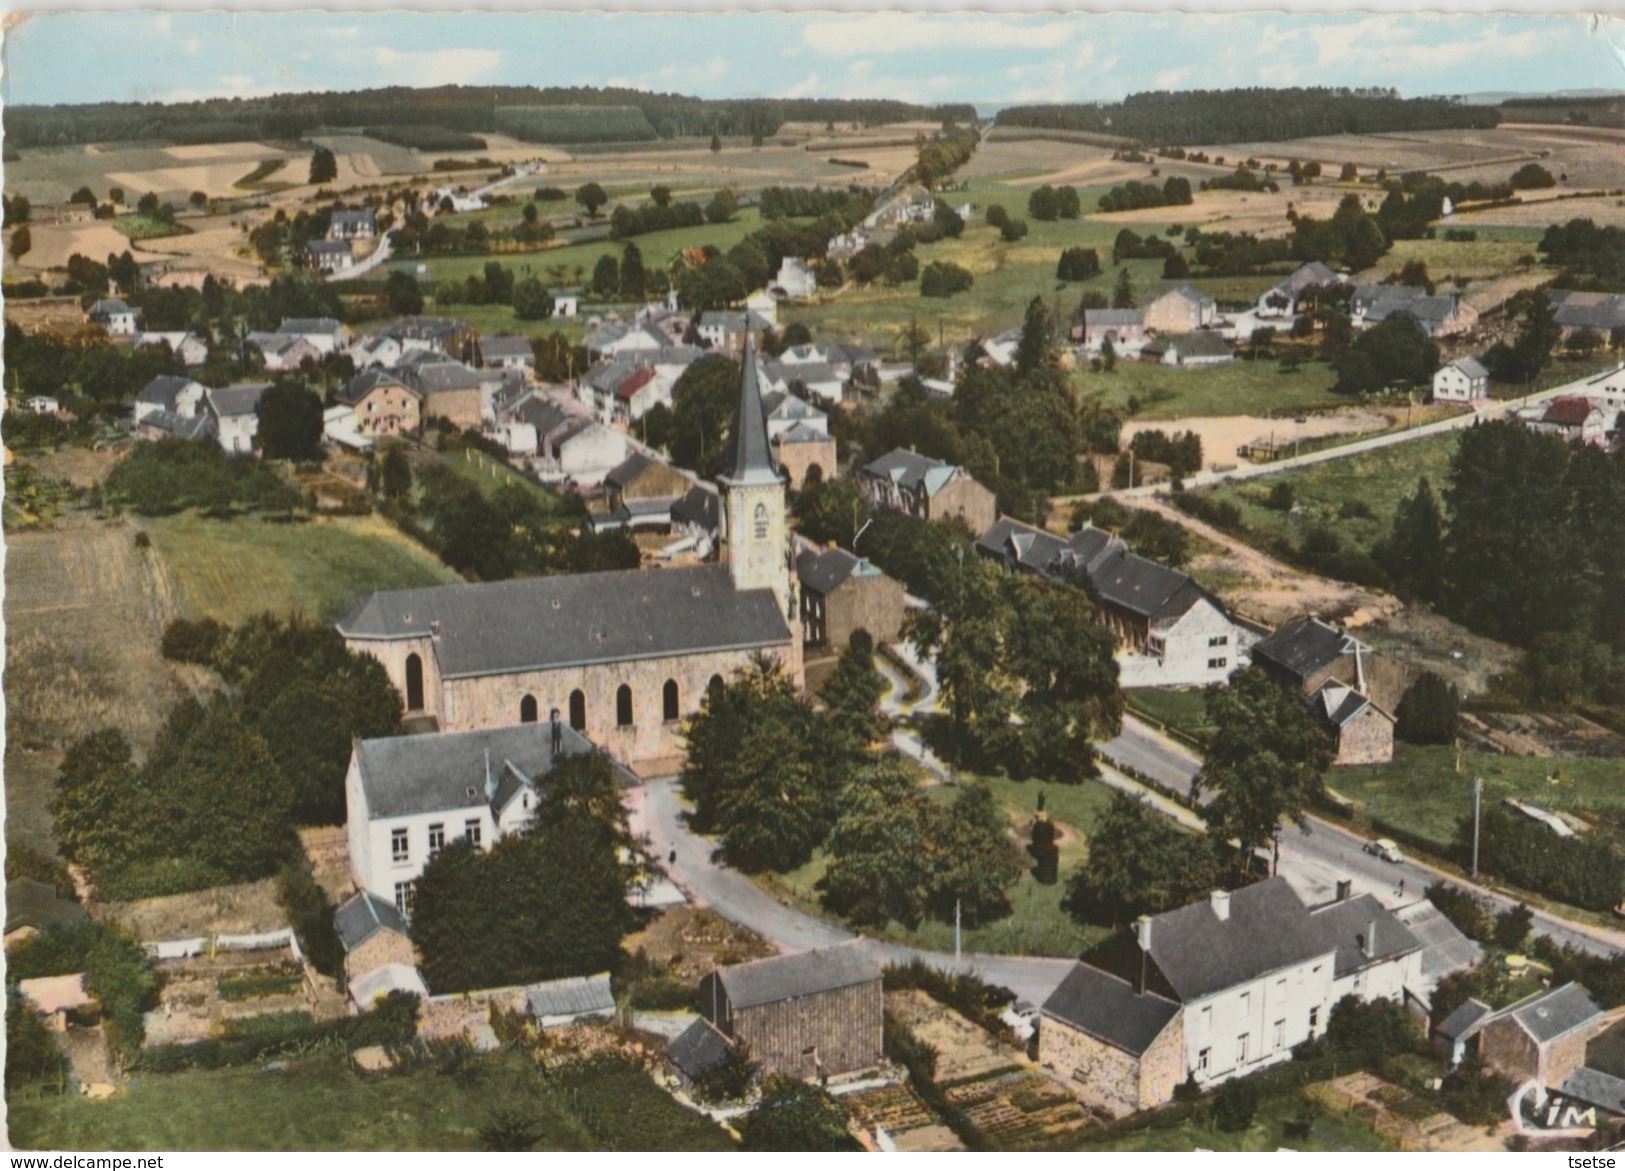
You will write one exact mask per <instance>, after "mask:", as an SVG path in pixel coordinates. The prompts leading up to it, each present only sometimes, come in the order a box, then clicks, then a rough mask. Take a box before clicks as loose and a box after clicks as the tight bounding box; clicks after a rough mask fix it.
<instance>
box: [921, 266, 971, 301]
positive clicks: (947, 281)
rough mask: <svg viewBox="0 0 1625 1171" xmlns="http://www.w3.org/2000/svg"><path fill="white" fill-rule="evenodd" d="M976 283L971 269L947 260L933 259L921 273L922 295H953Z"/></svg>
mask: <svg viewBox="0 0 1625 1171" xmlns="http://www.w3.org/2000/svg"><path fill="white" fill-rule="evenodd" d="M975 283H976V278H975V277H973V276H971V273H970V270H969V269H967V268H964V267H962V266H960V265H957V264H954V263H953V262H951V261H947V260H933V261H932V262H931V263H930V264H928V265H926V266H925V268H924V270H922V271H921V273H920V296H922V297H951V296H953V295H954V294H955V293H963V292H965V291H966V290H968V289H969V288H970V287H971V286H972V285H973V284H975Z"/></svg>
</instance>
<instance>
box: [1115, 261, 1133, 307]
mask: <svg viewBox="0 0 1625 1171" xmlns="http://www.w3.org/2000/svg"><path fill="white" fill-rule="evenodd" d="M1136 304H1138V302H1137V301H1136V300H1135V297H1134V278H1132V277H1131V276H1129V272H1128V269H1126V268H1125V269H1123V270H1122V271H1121V272H1119V273H1118V274H1117V283H1116V284H1115V285H1114V286H1112V308H1113V309H1133V308H1134V307H1135V305H1136Z"/></svg>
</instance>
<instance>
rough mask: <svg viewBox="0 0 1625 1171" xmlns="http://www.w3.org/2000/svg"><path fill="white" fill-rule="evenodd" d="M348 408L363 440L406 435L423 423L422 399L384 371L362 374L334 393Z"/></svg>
mask: <svg viewBox="0 0 1625 1171" xmlns="http://www.w3.org/2000/svg"><path fill="white" fill-rule="evenodd" d="M333 402H334V403H335V404H337V405H338V406H343V407H349V408H350V411H351V419H352V424H353V427H354V430H355V431H356V432H357V433H358V434H360V435H364V436H369V437H370V436H376V435H406V434H410V433H411V432H414V431H416V430H417V429H418V425H419V424H420V423H421V422H422V416H421V409H422V403H423V396H422V395H421V394H419V393H418V392H417V391H415V390H413V389H412V388H411V387H410V386H407V385H406V384H405V383H404V382H402V381H401V380H400V379H399V378H396V377H395V376H394V375H393V374H390V373H388V372H387V371H385V370H383V369H382V368H376V369H371V370H363V371H362V372H361V373H360V374H357V375H356V376H355V377H354V378H352V379H350V381H349V382H347V383H345V384H344V385H343V386H341V387H339V388H338V389H337V390H335V391H334V392H333Z"/></svg>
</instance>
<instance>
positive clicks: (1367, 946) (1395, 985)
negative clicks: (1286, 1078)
mask: <svg viewBox="0 0 1625 1171" xmlns="http://www.w3.org/2000/svg"><path fill="white" fill-rule="evenodd" d="M1339 896H1340V897H1339V898H1338V899H1337V900H1336V901H1334V902H1331V903H1327V904H1323V905H1321V906H1316V907H1311V906H1306V905H1305V904H1304V903H1303V902H1302V900H1301V899H1300V898H1299V897H1298V895H1297V893H1296V892H1295V891H1294V890H1293V889H1292V887H1291V885H1290V884H1289V883H1288V882H1287V880H1286V879H1284V878H1279V877H1277V878H1270V879H1267V880H1265V881H1264V882H1260V883H1256V884H1254V885H1252V886H1248V887H1244V888H1242V889H1241V890H1237V891H1222V890H1216V891H1214V892H1213V893H1212V895H1211V896H1210V897H1209V898H1207V899H1204V900H1202V901H1201V902H1197V903H1192V904H1190V905H1189V906H1185V907H1180V908H1178V909H1176V910H1173V911H1167V912H1165V913H1163V914H1161V915H1157V916H1154V917H1153V916H1143V917H1141V919H1140V920H1139V921H1138V922H1137V923H1136V924H1135V933H1134V938H1133V940H1132V942H1128V941H1124V943H1123V945H1118V943H1117V941H1115V940H1114V941H1112V943H1110V944H1107V945H1103V946H1102V947H1101V948H1099V949H1097V950H1096V951H1095V952H1092V953H1090V954H1089V955H1088V956H1086V957H1085V958H1084V960H1083V961H1081V962H1080V963H1079V964H1078V965H1077V966H1076V967H1075V968H1074V969H1073V970H1072V971H1071V972H1070V973H1069V974H1068V975H1067V976H1066V978H1065V979H1064V980H1062V982H1061V984H1060V986H1059V987H1058V988H1057V989H1056V990H1055V992H1054V994H1053V995H1051V997H1050V998H1049V999H1048V1000H1047V1001H1045V1002H1044V1006H1043V1009H1042V1013H1041V1017H1040V1022H1039V1030H1038V1059H1039V1061H1040V1063H1041V1064H1043V1065H1044V1066H1046V1067H1047V1068H1049V1069H1050V1070H1052V1071H1053V1072H1054V1073H1055V1074H1056V1075H1057V1076H1058V1077H1060V1078H1061V1079H1063V1080H1064V1081H1067V1083H1068V1085H1069V1087H1070V1088H1071V1090H1072V1092H1073V1093H1074V1094H1076V1095H1077V1096H1078V1097H1079V1098H1081V1099H1082V1100H1084V1101H1086V1102H1089V1103H1091V1104H1094V1105H1097V1106H1100V1107H1101V1108H1103V1109H1105V1110H1107V1111H1109V1112H1111V1113H1113V1114H1120V1115H1121V1114H1129V1113H1133V1112H1135V1111H1138V1110H1145V1109H1149V1108H1151V1107H1154V1106H1159V1105H1162V1104H1163V1103H1165V1102H1167V1101H1169V1100H1170V1099H1172V1097H1173V1092H1174V1089H1175V1088H1176V1087H1177V1086H1178V1085H1180V1084H1181V1083H1183V1082H1184V1081H1185V1080H1186V1079H1187V1078H1194V1079H1195V1081H1196V1083H1197V1084H1198V1085H1200V1086H1204V1087H1206V1086H1212V1085H1216V1084H1218V1083H1221V1082H1225V1081H1229V1080H1230V1079H1232V1078H1236V1077H1242V1076H1245V1075H1247V1074H1250V1073H1253V1072H1256V1071H1257V1070H1260V1069H1264V1068H1267V1067H1269V1066H1271V1065H1275V1064H1278V1063H1280V1062H1283V1061H1286V1060H1288V1059H1290V1057H1291V1055H1292V1049H1293V1047H1294V1046H1296V1045H1300V1044H1302V1043H1303V1042H1305V1041H1308V1040H1311V1039H1313V1038H1315V1037H1318V1036H1321V1035H1322V1034H1323V1033H1324V1032H1325V1030H1326V1024H1327V1021H1328V1020H1329V1018H1330V1016H1331V1012H1332V1008H1333V1006H1334V1005H1336V1004H1337V1002H1338V1001H1339V1000H1340V999H1341V998H1342V997H1343V996H1345V995H1353V996H1355V997H1357V998H1359V999H1360V1000H1365V1001H1371V1000H1379V999H1389V1000H1403V999H1405V998H1406V997H1407V995H1408V994H1411V993H1419V992H1420V990H1421V989H1422V987H1423V985H1422V951H1423V945H1422V941H1421V940H1420V939H1418V938H1417V936H1416V935H1415V934H1413V933H1412V932H1411V930H1410V929H1409V928H1408V927H1407V926H1406V925H1405V924H1404V923H1402V922H1401V921H1400V920H1399V919H1398V918H1396V917H1395V916H1394V915H1393V914H1392V913H1391V912H1390V911H1388V910H1387V909H1386V908H1384V907H1383V905H1382V904H1381V903H1379V902H1378V901H1377V900H1376V899H1375V898H1373V897H1372V896H1370V895H1362V896H1360V897H1358V898H1353V897H1350V896H1349V894H1348V888H1347V886H1340V888H1339Z"/></svg>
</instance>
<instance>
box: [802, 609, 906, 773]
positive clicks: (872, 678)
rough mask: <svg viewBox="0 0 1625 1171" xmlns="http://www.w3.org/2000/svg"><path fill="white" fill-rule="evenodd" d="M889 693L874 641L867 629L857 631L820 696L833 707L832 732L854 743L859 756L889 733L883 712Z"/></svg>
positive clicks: (819, 693) (831, 711) (831, 717)
mask: <svg viewBox="0 0 1625 1171" xmlns="http://www.w3.org/2000/svg"><path fill="white" fill-rule="evenodd" d="M887 690H889V687H888V684H887V683H886V677H885V676H884V675H882V674H881V673H880V672H879V671H878V670H876V669H875V644H874V639H872V638H870V637H869V632H868V631H867V630H862V629H858V630H854V631H853V632H852V636H851V638H850V639H849V640H848V642H847V645H846V649H845V650H844V651H842V652H841V657H840V659H839V660H838V661H837V662H836V664H835V671H834V673H833V674H832V675H830V677H829V678H828V679H826V680H825V681H824V685H823V686H822V687H820V688H819V689H818V695H819V698H820V699H822V700H823V701H824V703H825V704H826V705H828V707H829V714H830V722H831V724H832V730H833V731H834V733H835V734H836V735H837V736H839V737H841V738H842V739H848V740H850V743H851V747H852V751H853V753H854V755H856V756H862V755H863V754H864V753H866V752H867V751H868V750H869V747H870V746H871V745H872V744H874V743H875V742H876V741H877V740H879V739H880V738H881V737H882V736H884V735H885V734H886V725H887V721H886V717H885V716H884V715H882V714H881V713H880V710H879V709H880V701H881V698H882V697H884V696H885V694H886V692H887Z"/></svg>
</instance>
